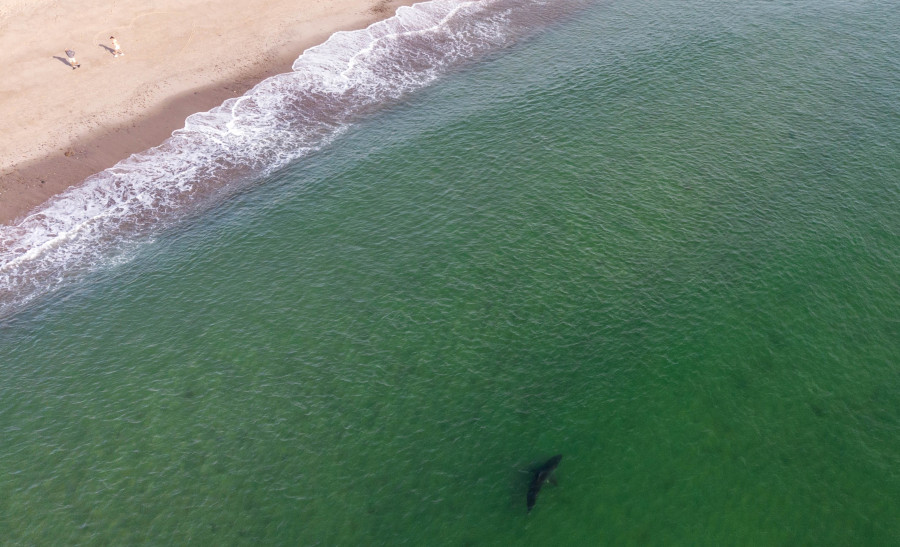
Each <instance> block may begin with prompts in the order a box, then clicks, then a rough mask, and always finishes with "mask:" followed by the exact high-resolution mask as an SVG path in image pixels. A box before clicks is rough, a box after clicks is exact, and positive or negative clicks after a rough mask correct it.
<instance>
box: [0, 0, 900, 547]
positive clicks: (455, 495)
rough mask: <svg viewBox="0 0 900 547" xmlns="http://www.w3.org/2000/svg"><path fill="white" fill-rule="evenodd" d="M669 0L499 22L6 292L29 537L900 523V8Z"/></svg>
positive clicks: (3, 418) (855, 536) (8, 354)
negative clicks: (497, 34)
mask: <svg viewBox="0 0 900 547" xmlns="http://www.w3.org/2000/svg"><path fill="white" fill-rule="evenodd" d="M649 4H650V3H645V2H637V1H631V0H623V1H617V2H601V3H596V4H592V5H591V6H590V7H588V8H587V9H586V10H584V11H581V12H577V14H576V15H574V16H573V17H568V18H566V17H563V18H562V19H560V20H558V21H557V22H555V23H552V24H550V25H549V26H547V27H546V28H543V29H539V30H537V31H536V34H533V35H530V36H526V35H525V34H522V35H521V37H519V38H517V39H516V40H514V41H512V42H510V43H508V44H503V45H502V46H501V47H496V48H486V49H485V50H484V52H481V53H479V54H478V55H479V57H478V58H480V62H478V63H477V64H467V63H464V62H462V63H459V64H456V65H453V66H452V67H450V68H448V69H446V70H444V71H443V72H441V73H440V74H437V75H436V79H435V80H434V81H433V82H431V83H430V85H428V86H427V87H424V88H420V89H419V90H418V91H415V92H412V93H406V94H401V95H398V96H396V97H395V98H393V99H392V100H391V101H389V102H388V103H386V105H387V106H382V107H380V108H373V109H372V111H371V112H368V113H366V115H365V116H361V117H360V118H358V119H354V122H353V123H352V124H351V125H345V126H342V129H341V132H340V133H338V134H336V135H335V136H334V138H333V139H331V140H330V141H329V142H328V143H326V144H324V145H323V146H322V148H321V149H320V150H318V151H315V152H310V153H308V154H305V155H302V156H301V157H299V159H296V160H294V161H292V162H290V163H288V164H286V165H284V166H281V167H279V168H277V169H275V170H274V171H273V172H271V173H268V174H267V175H266V176H265V177H263V178H262V179H254V178H252V177H250V179H248V180H250V182H247V183H244V184H242V185H239V186H238V187H236V189H233V190H228V191H224V192H223V194H224V195H222V196H220V197H217V198H216V199H212V200H211V201H212V204H210V205H207V206H205V207H203V208H197V209H192V210H191V211H189V212H187V213H184V214H180V215H173V216H172V217H167V220H166V221H165V222H162V223H159V224H156V225H153V226H151V227H150V228H147V229H145V230H135V231H133V232H129V233H133V234H136V235H132V236H131V238H130V239H127V240H125V242H124V243H123V242H121V241H119V240H117V243H115V245H111V246H110V247H109V248H108V249H107V250H105V251H104V252H103V254H101V255H99V256H101V258H99V259H97V260H96V261H86V262H85V264H87V266H85V265H84V264H82V265H80V266H79V267H80V268H81V270H79V273H78V275H77V276H74V278H73V279H71V280H68V281H67V282H66V283H62V284H60V285H59V286H58V288H56V289H55V290H54V291H53V292H50V293H47V294H42V295H40V296H36V297H34V299H32V300H31V303H30V304H20V305H19V307H18V308H15V309H14V311H13V312H12V313H8V314H7V315H6V316H5V318H3V319H0V321H2V322H0V432H2V442H0V487H2V490H3V491H4V492H5V493H6V495H5V496H3V497H2V498H0V534H2V536H3V537H4V538H5V539H6V540H7V541H9V542H12V543H15V542H21V543H26V544H27V543H35V544H77V543H85V544H95V543H98V544H131V543H141V542H150V543H187V542H192V543H203V544H207V543H208V544H243V543H256V542H265V543H276V544H302V545H308V544H328V545H334V544H340V545H346V544H350V545H353V544H390V545H394V544H417V545H418V544H448V545H460V544H473V545H479V544H485V545H502V544H511V543H525V544H535V545H546V544H581V545H596V544H598V543H600V544H667V545H669V544H673V543H675V544H723V543H725V544H735V543H737V544H798V543H804V544H889V543H892V542H893V540H894V538H896V537H898V534H900V521H898V519H897V517H896V507H897V504H898V502H900V477H898V474H897V471H896V469H897V468H898V465H897V464H898V463H900V462H898V454H900V436H898V432H900V371H898V368H897V361H898V357H900V320H898V314H897V312H896V310H897V309H898V305H900V282H898V276H897V273H896V272H897V271H900V245H898V243H900V238H898V235H900V212H898V209H897V206H896V205H897V203H898V197H900V182H898V181H900V161H898V159H897V158H898V157H900V154H898V152H900V71H898V70H897V69H898V68H900V55H898V53H897V50H896V48H895V47H893V45H894V44H896V43H897V38H898V37H900V36H898V30H897V29H900V20H898V19H900V17H898V15H897V13H896V10H894V9H891V8H892V7H891V5H890V4H889V3H887V2H878V1H873V2H866V3H845V2H836V1H835V2H829V1H826V2H822V1H817V2H812V1H808V2H804V1H795V2H783V3H779V2H762V1H760V2H744V3H740V4H739V5H733V4H731V3H723V2H718V1H714V0H698V1H696V2H690V3H687V4H685V3H683V2H674V1H662V2H654V3H652V5H649ZM515 36H519V35H518V34H516V35H515ZM216 195H217V196H218V195H219V194H216ZM92 260H93V259H92ZM556 453H561V454H563V459H562V462H561V463H560V466H559V468H558V470H557V473H556V475H557V479H558V484H557V485H556V486H552V485H548V486H546V487H545V488H544V489H543V490H542V492H541V494H540V496H539V498H538V501H537V505H536V507H535V509H534V510H533V511H532V512H531V513H530V514H526V511H525V494H526V491H527V488H528V481H529V474H528V469H529V468H531V467H533V466H534V465H536V464H539V463H540V462H541V461H543V460H545V459H546V458H549V457H550V456H552V455H553V454H556Z"/></svg>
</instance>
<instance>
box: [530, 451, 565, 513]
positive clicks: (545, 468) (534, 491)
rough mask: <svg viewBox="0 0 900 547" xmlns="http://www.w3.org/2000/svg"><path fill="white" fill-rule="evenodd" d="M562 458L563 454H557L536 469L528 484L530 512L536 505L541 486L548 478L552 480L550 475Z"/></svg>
mask: <svg viewBox="0 0 900 547" xmlns="http://www.w3.org/2000/svg"><path fill="white" fill-rule="evenodd" d="M560 460H562V454H557V455H556V456H553V457H552V458H550V459H549V460H547V461H546V462H544V463H543V464H541V465H540V467H538V468H537V469H535V470H534V476H533V477H532V478H531V484H530V485H529V486H528V498H527V502H528V512H529V513H530V512H531V509H532V508H533V507H534V503H535V502H536V501H537V495H538V492H540V491H541V487H542V486H544V483H546V482H547V481H548V480H552V479H551V477H550V475H552V474H553V471H554V470H555V469H556V466H558V465H559V462H560Z"/></svg>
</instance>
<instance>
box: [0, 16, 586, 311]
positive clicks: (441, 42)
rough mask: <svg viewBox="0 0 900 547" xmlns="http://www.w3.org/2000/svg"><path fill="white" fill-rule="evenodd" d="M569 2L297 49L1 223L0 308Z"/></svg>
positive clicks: (58, 281) (392, 22) (376, 31)
mask: <svg viewBox="0 0 900 547" xmlns="http://www.w3.org/2000/svg"><path fill="white" fill-rule="evenodd" d="M576 4H578V2H577V1H576V0H571V1H569V2H565V1H561V0H549V1H534V0H532V1H524V2H523V1H522V0H474V1H462V0H433V1H431V2H425V3H420V4H415V5H413V6H408V7H402V8H400V9H399V10H398V11H397V13H396V15H395V16H393V17H391V18H389V19H386V20H384V21H380V22H378V23H375V24H373V25H371V26H370V27H368V28H366V29H363V30H358V31H350V32H338V33H336V34H334V35H333V36H332V37H331V38H329V40H328V41H326V42H325V43H324V44H322V45H319V46H316V47H313V48H310V49H308V50H307V51H305V52H304V53H303V54H302V55H301V56H300V57H299V58H298V59H297V60H296V61H295V62H294V64H293V67H292V72H289V73H286V74H280V75H277V76H274V77H271V78H268V79H266V80H264V81H263V82H261V83H260V84H258V85H257V86H255V87H254V88H253V89H251V90H250V91H248V92H247V93H246V94H244V95H243V96H241V97H238V98H235V99H229V100H227V101H225V102H224V103H223V104H222V105H221V106H218V107H216V108H214V109H212V110H210V111H209V112H203V113H198V114H194V115H192V116H190V117H188V118H187V120H186V121H185V126H184V128H183V129H179V130H177V131H175V132H174V133H173V134H172V136H171V137H170V138H169V139H168V140H166V141H165V142H164V143H163V144H161V145H160V146H157V147H155V148H151V149H149V150H146V151H144V152H141V153H138V154H134V155H132V156H131V157H129V158H128V159H126V160H123V161H121V162H119V163H118V164H116V165H115V166H114V167H112V168H110V169H107V170H105V171H102V172H100V173H98V174H96V175H93V176H91V177H89V178H88V179H86V180H85V181H84V182H83V183H82V184H80V185H78V186H75V187H72V188H70V189H69V190H67V191H66V192H64V193H62V194H60V195H58V196H56V197H54V198H52V199H51V200H49V201H48V202H46V203H45V204H44V205H42V206H40V207H39V208H37V209H36V210H34V211H33V212H32V213H31V214H30V215H29V216H27V217H26V218H24V219H23V220H22V221H21V222H20V223H18V224H17V225H13V226H0V317H3V316H5V315H8V314H9V313H12V312H13V311H15V310H17V309H20V308H21V306H22V305H23V304H25V303H27V302H29V301H31V300H33V299H35V298H37V297H39V296H41V295H44V294H47V293H48V292H50V291H53V290H55V289H57V288H59V287H60V286H62V285H64V284H65V283H66V282H68V281H70V280H71V279H74V278H77V277H78V276H80V275H82V274H83V273H84V272H85V271H89V270H91V269H94V268H97V267H98V266H102V265H103V264H109V263H115V262H116V261H117V258H116V249H119V251H121V250H122V249H124V248H126V247H128V246H129V245H130V244H133V243H134V242H135V241H140V240H142V239H145V238H147V237H151V236H152V235H153V233H154V232H155V231H158V230H160V229H161V228H162V227H164V226H167V225H171V224H172V223H173V222H177V221H178V220H179V219H180V218H184V216H185V215H186V214H192V213H196V212H197V211H198V210H203V208H204V207H209V206H210V205H211V204H212V203H214V202H215V201H216V200H217V199H221V198H222V196H223V195H228V194H229V193H230V192H233V191H236V190H239V189H240V188H242V187H246V185H247V184H248V183H249V182H251V181H254V180H259V179H260V177H263V176H265V175H266V174H267V173H270V172H272V171H274V170H276V169H279V168H281V167H283V166H284V165H286V164H288V163H290V162H292V161H295V160H297V159H298V158H301V157H303V156H305V155H308V154H310V153H312V152H314V151H316V150H317V149H319V148H321V147H322V146H324V145H326V144H327V143H329V142H331V141H332V140H333V139H334V138H335V137H337V136H338V135H340V134H341V132H342V131H343V130H344V129H345V128H346V127H347V126H348V124H351V123H353V122H354V121H356V120H358V119H360V118H361V117H362V116H364V115H365V114H367V113H369V112H372V111H373V110H375V109H377V108H379V107H380V106H383V105H385V104H390V103H391V102H392V101H396V100H397V99H399V98H401V97H403V96H404V95H406V94H408V93H410V92H412V91H414V90H417V89H420V88H422V87H424V86H426V85H428V84H429V83H431V82H433V81H434V80H435V79H436V78H438V77H440V76H441V75H442V74H445V73H447V71H448V70H451V69H453V68H454V67H458V66H461V65H462V64H464V63H467V62H471V61H472V60H474V59H478V58H480V57H482V56H484V55H485V54H489V53H491V52H494V51H497V50H498V49H501V48H503V47H506V46H508V45H510V44H512V43H513V42H515V41H516V40H518V39H520V38H521V37H523V36H525V35H527V34H529V33H531V32H533V31H534V30H535V29H536V28H540V27H541V26H545V25H546V24H547V23H548V22H550V21H552V20H554V19H556V18H558V17H559V16H561V15H564V14H565V13H568V12H571V11H572V9H573V8H574V7H575V5H576Z"/></svg>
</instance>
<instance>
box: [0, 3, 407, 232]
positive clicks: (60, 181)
mask: <svg viewBox="0 0 900 547" xmlns="http://www.w3.org/2000/svg"><path fill="white" fill-rule="evenodd" d="M413 3H414V2H413V1H412V0H106V1H104V2H96V1H95V0H67V1H65V2H63V1H61V0H0V66H2V67H3V76H2V77H0V223H4V224H10V223H13V222H15V220H16V219H18V218H21V217H22V216H23V215H24V214H25V213H27V212H28V211H30V210H31V209H32V208H34V207H35V206H37V205H39V204H41V203H42V202H44V201H46V200H47V199H48V198H49V197H50V196H52V195H54V194H57V193H59V192H62V191H63V190H65V189H66V188H68V187H69V186H71V185H73V184H77V183H79V182H81V181H83V180H84V179H85V178H87V177H88V176H90V175H92V174H94V173H96V172H99V171H102V170H103V169H106V168H108V167H111V166H113V165H114V164H115V163H116V162H118V161H120V160H122V159H124V158H126V157H128V156H129V155H131V154H133V153H135V152H139V151H141V150H145V149H147V148H150V147H152V146H156V145H158V144H160V143H161V142H163V141H164V140H165V139H166V138H168V137H169V135H171V133H172V131H174V130H176V129H179V128H181V127H183V126H184V120H185V118H187V116H188V115H190V114H192V113H194V112H202V111H206V110H209V109H211V108H213V107H215V106H217V105H219V104H221V103H222V102H223V101H224V100H225V99H227V98H229V97H235V96H239V95H241V94H243V93H244V92H245V91H247V90H248V89H249V88H251V87H253V85H255V84H256V83H258V82H259V81H261V80H263V79H264V78H266V77H268V76H271V75H274V74H279V73H284V72H289V71H290V68H291V64H292V63H293V61H294V60H295V59H296V58H297V57H298V56H299V55H300V54H301V53H302V52H303V50H304V49H306V48H308V47H310V46H313V45H316V44H319V43H322V42H324V41H325V40H327V39H328V37H329V36H331V35H332V34H333V33H334V32H336V31H338V30H353V29H358V28H363V27H365V26H367V25H369V24H371V23H373V22H375V21H377V20H379V19H383V18H386V17H389V16H391V15H393V14H394V12H395V11H396V9H397V8H398V7H399V6H401V5H409V4H413ZM111 35H113V36H115V37H116V38H118V40H119V43H120V44H121V46H122V51H124V52H125V55H124V56H121V57H118V58H116V57H114V56H113V55H112V50H111V49H110V48H109V46H110V40H109V37H110V36H111ZM66 49H73V50H74V51H75V53H76V58H77V59H78V62H79V63H81V68H78V69H76V70H73V69H72V68H70V67H69V65H68V63H67V62H66V59H65V57H66V55H65V50H66Z"/></svg>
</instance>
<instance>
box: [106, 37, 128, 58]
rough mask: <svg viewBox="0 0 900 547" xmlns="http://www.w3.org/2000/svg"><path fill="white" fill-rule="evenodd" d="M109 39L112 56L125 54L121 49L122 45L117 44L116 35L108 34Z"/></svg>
mask: <svg viewBox="0 0 900 547" xmlns="http://www.w3.org/2000/svg"><path fill="white" fill-rule="evenodd" d="M109 39H110V40H112V47H113V57H118V56H119V55H125V52H124V51H122V46H120V45H119V41H118V40H116V37H115V36H110V37H109Z"/></svg>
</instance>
